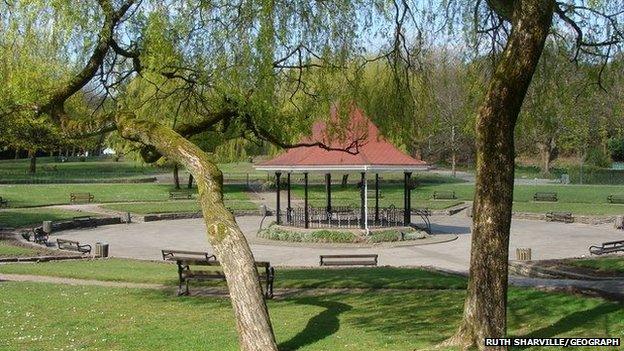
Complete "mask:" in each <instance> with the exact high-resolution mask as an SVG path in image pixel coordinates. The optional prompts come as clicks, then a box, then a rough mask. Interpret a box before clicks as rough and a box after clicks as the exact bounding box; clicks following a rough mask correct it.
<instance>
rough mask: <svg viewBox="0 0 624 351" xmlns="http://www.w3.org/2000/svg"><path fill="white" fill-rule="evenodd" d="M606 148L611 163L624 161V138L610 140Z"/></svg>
mask: <svg viewBox="0 0 624 351" xmlns="http://www.w3.org/2000/svg"><path fill="white" fill-rule="evenodd" d="M607 146H608V148H609V152H610V153H611V159H612V160H613V161H616V162H622V161H624V138H610V139H609V141H608V142H607Z"/></svg>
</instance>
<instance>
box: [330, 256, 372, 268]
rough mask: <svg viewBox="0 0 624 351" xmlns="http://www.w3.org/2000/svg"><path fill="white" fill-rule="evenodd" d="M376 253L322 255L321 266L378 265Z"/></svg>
mask: <svg viewBox="0 0 624 351" xmlns="http://www.w3.org/2000/svg"><path fill="white" fill-rule="evenodd" d="M377 257H378V255H376V254H367V255H320V265H321V266H376V265H377Z"/></svg>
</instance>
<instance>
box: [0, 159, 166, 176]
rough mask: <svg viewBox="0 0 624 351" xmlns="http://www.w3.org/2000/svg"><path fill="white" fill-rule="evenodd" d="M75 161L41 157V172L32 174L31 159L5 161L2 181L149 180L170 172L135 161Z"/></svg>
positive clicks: (0, 171)
mask: <svg viewBox="0 0 624 351" xmlns="http://www.w3.org/2000/svg"><path fill="white" fill-rule="evenodd" d="M71 161H72V162H56V160H55V158H54V157H38V158H37V172H36V173H35V174H34V175H31V174H30V173H29V172H28V167H29V164H30V160H29V159H19V160H1V161H0V179H2V180H8V181H10V180H33V181H35V180H47V181H51V180H59V181H67V180H72V179H74V180H84V179H91V180H94V179H100V180H101V179H117V178H133V177H145V176H150V175H154V174H157V173H163V172H167V169H163V168H158V167H154V166H149V165H144V164H141V163H138V162H133V161H120V162H114V160H112V159H109V158H104V159H94V158H89V159H88V160H87V161H85V162H80V161H78V160H77V159H72V160H71Z"/></svg>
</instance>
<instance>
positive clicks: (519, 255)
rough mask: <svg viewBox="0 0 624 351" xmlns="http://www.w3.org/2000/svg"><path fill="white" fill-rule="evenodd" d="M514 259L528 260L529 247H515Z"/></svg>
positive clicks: (529, 256)
mask: <svg viewBox="0 0 624 351" xmlns="http://www.w3.org/2000/svg"><path fill="white" fill-rule="evenodd" d="M516 259H517V260H518V261H530V260H531V249H529V248H517V249H516Z"/></svg>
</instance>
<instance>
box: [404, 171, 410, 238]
mask: <svg viewBox="0 0 624 351" xmlns="http://www.w3.org/2000/svg"><path fill="white" fill-rule="evenodd" d="M411 177H412V172H405V177H404V179H403V225H404V226H408V225H410V224H411V222H412V218H411V214H412V199H411V195H412V194H411V189H410V185H409V183H410V179H411Z"/></svg>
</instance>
